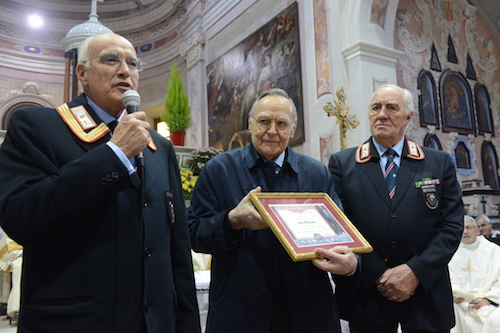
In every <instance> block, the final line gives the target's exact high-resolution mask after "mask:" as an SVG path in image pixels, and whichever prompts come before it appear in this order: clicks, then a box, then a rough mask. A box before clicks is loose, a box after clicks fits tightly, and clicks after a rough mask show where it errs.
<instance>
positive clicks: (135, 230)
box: [0, 95, 200, 333]
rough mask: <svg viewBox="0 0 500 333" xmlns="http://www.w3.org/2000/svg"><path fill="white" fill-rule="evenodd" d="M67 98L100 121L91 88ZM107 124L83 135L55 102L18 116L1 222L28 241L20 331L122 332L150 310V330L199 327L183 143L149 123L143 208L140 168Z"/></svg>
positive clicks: (1, 177)
mask: <svg viewBox="0 0 500 333" xmlns="http://www.w3.org/2000/svg"><path fill="white" fill-rule="evenodd" d="M68 104H69V107H70V108H71V107H77V106H81V105H83V106H84V107H85V109H86V110H87V112H88V114H89V116H90V117H91V118H92V119H93V120H94V121H95V123H96V124H97V125H99V124H100V123H101V120H100V119H99V118H98V117H97V116H96V114H95V113H94V111H93V110H92V109H91V107H90V106H89V105H88V104H87V103H86V99H85V97H84V96H83V95H81V96H79V97H77V98H76V99H75V100H73V101H71V102H70V103H68ZM77 126H79V125H77ZM103 126H104V127H105V129H104V131H103V130H102V128H100V129H99V128H90V129H87V130H86V131H83V132H78V131H76V133H75V132H74V131H72V130H71V129H70V128H69V127H68V126H67V124H66V123H65V121H63V119H62V118H61V116H60V115H59V114H58V112H56V110H54V109H48V108H31V109H22V110H18V111H16V112H15V113H14V114H13V115H12V118H11V121H10V123H9V128H8V132H7V136H6V138H5V142H4V143H3V145H2V147H1V148H0V189H1V191H0V217H1V220H0V221H1V226H2V228H4V230H5V231H6V232H7V233H8V234H9V236H11V237H12V238H13V239H14V240H16V241H17V242H18V243H19V244H22V245H23V246H24V254H23V259H24V262H23V271H22V273H23V275H22V297H21V309H20V319H19V332H37V333H44V332H47V333H54V332H82V333H88V332H102V333H110V332H116V333H123V332H129V330H130V329H131V326H130V323H131V322H132V321H133V320H134V318H133V317H134V316H141V315H142V314H144V317H145V319H146V323H147V326H148V330H149V332H179V333H185V332H199V331H200V327H199V314H198V308H197V303H196V293H195V287H194V278H193V271H192V262H191V253H190V246H189V236H188V228H187V223H186V213H185V206H184V200H183V192H182V189H181V184H180V177H179V169H178V165H177V163H176V158H175V152H174V149H173V146H172V144H171V143H170V141H168V140H166V139H165V138H162V137H161V136H159V135H158V134H157V133H156V132H154V131H150V133H151V136H152V138H153V141H154V143H155V144H156V147H157V149H156V150H153V149H151V148H146V149H145V150H144V160H145V165H146V174H145V179H144V182H145V197H146V204H145V206H144V208H143V209H142V211H143V213H142V217H141V207H140V198H139V197H140V196H139V193H140V191H139V186H138V184H139V178H138V176H137V174H135V173H134V174H133V175H132V176H130V175H129V174H128V171H127V169H126V168H125V167H124V166H123V164H122V163H121V162H120V160H119V159H118V158H117V157H116V155H115V154H114V153H113V152H112V150H111V149H110V148H109V147H108V146H107V145H105V142H106V141H108V140H109V138H110V135H109V133H108V132H109V131H108V130H107V127H106V126H105V125H104V124H103V125H101V127H103ZM92 131H94V132H92ZM92 133H97V134H95V135H94V134H92ZM83 138H86V141H87V142H85V141H83V140H82V139H83ZM169 206H170V207H174V211H175V214H174V215H175V220H171V219H170V214H169V211H168V207H169ZM141 220H142V221H143V222H141ZM173 222H174V223H173Z"/></svg>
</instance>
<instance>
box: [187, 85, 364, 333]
mask: <svg viewBox="0 0 500 333" xmlns="http://www.w3.org/2000/svg"><path fill="white" fill-rule="evenodd" d="M248 123H249V130H250V134H251V142H252V143H251V144H250V145H249V146H245V147H241V148H237V149H233V150H230V151H227V152H225V153H222V154H219V155H216V156H215V157H214V158H212V159H211V160H210V161H208V163H207V164H206V165H205V167H204V168H203V169H202V171H201V173H200V178H199V179H198V181H197V183H196V187H195V189H194V192H193V198H192V200H191V205H190V206H189V209H188V216H189V227H190V233H191V244H192V247H193V249H194V250H195V251H198V252H203V253H210V254H212V266H211V274H212V276H211V282H210V296H209V298H210V300H209V309H208V319H207V328H206V332H207V333H235V332H238V333H240V332H258V333H260V332H262V333H270V332H272V333H278V332H286V333H288V332H314V333H339V332H340V322H339V315H338V312H337V307H336V304H335V298H334V294H333V290H332V286H331V285H330V281H329V278H328V274H327V273H325V272H323V271H322V270H320V269H318V268H316V267H314V265H313V264H312V263H311V262H310V261H303V262H293V261H292V259H291V258H290V257H289V255H288V254H287V252H286V251H285V249H284V248H283V246H282V245H281V244H280V242H279V241H278V239H277V238H276V236H274V234H273V233H272V231H271V230H270V229H269V226H268V225H267V223H266V222H265V220H264V219H263V218H262V216H261V215H260V214H259V212H258V211H257V210H256V209H255V207H254V206H253V204H252V201H251V200H250V196H249V193H257V192H261V191H263V192H264V191H266V192H325V193H328V194H329V195H330V196H331V197H332V199H333V200H334V201H335V202H336V203H337V204H338V205H341V203H340V200H339V198H338V196H337V195H336V193H335V191H334V188H333V186H334V185H333V179H332V175H331V174H330V173H329V172H328V170H327V169H326V167H325V166H324V165H323V164H322V163H321V162H319V161H317V160H315V159H313V158H311V157H308V156H305V155H302V154H299V153H296V152H294V151H293V150H292V149H291V148H290V146H289V145H288V142H289V140H290V139H291V138H292V137H293V135H294V133H295V128H296V126H297V110H296V108H295V105H294V103H293V100H292V99H290V97H289V96H288V94H287V93H286V92H285V91H283V90H281V89H271V90H268V91H266V92H263V93H262V94H261V95H260V96H259V97H258V98H257V100H256V101H255V102H254V104H253V106H252V108H251V110H250V113H249V117H248ZM267 162H272V165H270V166H269V165H268V164H270V163H267ZM271 167H272V168H271ZM327 254H328V258H329V259H330V261H327V260H326V259H324V260H321V261H319V262H317V264H318V265H319V266H321V267H322V269H325V270H328V271H330V272H332V273H334V274H337V275H351V274H353V273H355V271H360V270H357V266H358V261H357V258H356V257H355V255H354V254H353V253H352V252H351V251H350V250H349V249H348V248H347V247H342V246H337V247H334V248H333V250H330V251H329V252H328V253H327ZM358 275H359V274H354V276H353V277H352V278H349V279H354V281H355V279H356V278H357V276H358ZM350 281H352V280H350Z"/></svg>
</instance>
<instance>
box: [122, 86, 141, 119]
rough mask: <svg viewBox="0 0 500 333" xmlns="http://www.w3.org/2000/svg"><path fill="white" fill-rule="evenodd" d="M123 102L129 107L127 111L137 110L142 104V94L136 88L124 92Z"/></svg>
mask: <svg viewBox="0 0 500 333" xmlns="http://www.w3.org/2000/svg"><path fill="white" fill-rule="evenodd" d="M122 103H123V105H125V107H126V108H127V113H134V112H137V111H139V104H141V96H140V95H139V93H138V92H137V91H135V90H127V91H125V92H124V93H123V96H122Z"/></svg>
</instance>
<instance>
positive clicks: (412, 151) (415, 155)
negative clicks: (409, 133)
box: [406, 140, 425, 161]
mask: <svg viewBox="0 0 500 333" xmlns="http://www.w3.org/2000/svg"><path fill="white" fill-rule="evenodd" d="M406 145H407V147H408V155H406V157H408V158H411V159H414V160H417V161H421V160H423V159H424V158H425V153H424V151H423V150H422V148H420V146H419V145H417V144H416V143H415V142H413V141H410V140H406Z"/></svg>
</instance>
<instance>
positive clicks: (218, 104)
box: [207, 2, 304, 151]
mask: <svg viewBox="0 0 500 333" xmlns="http://www.w3.org/2000/svg"><path fill="white" fill-rule="evenodd" d="M299 46H300V45H299V27H298V16H297V3H296V2H295V3H293V4H292V5H290V6H289V7H288V8H286V9H285V10H284V11H282V12H281V13H280V14H278V15H277V16H276V17H274V18H273V19H272V20H270V21H269V22H267V23H266V24H264V25H263V26H262V27H261V28H259V29H258V30H257V31H255V32H254V33H253V34H251V35H250V36H248V37H247V38H245V39H244V40H243V41H242V42H240V43H239V44H238V45H236V46H235V47H234V48H232V49H231V50H229V51H228V52H227V53H225V54H224V55H222V56H221V57H220V58H218V59H216V60H215V61H214V62H212V63H211V64H210V65H208V66H207V96H208V125H209V128H208V131H209V144H210V145H211V146H214V147H216V148H219V149H223V150H225V151H227V150H231V149H234V148H238V147H241V146H246V145H248V144H249V143H250V133H249V131H248V112H249V111H250V108H251V106H252V103H253V102H254V100H255V98H256V97H257V96H258V95H259V94H260V93H261V92H262V91H264V90H267V89H270V88H282V89H284V90H285V91H287V92H288V94H289V95H290V98H292V99H293V101H294V102H295V105H296V107H297V114H298V120H299V121H298V125H297V130H296V132H295V136H294V137H293V138H292V139H291V140H290V144H291V145H294V144H298V143H302V142H304V122H303V107H302V104H303V101H302V80H301V68H300V54H299V50H300V47H299Z"/></svg>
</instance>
